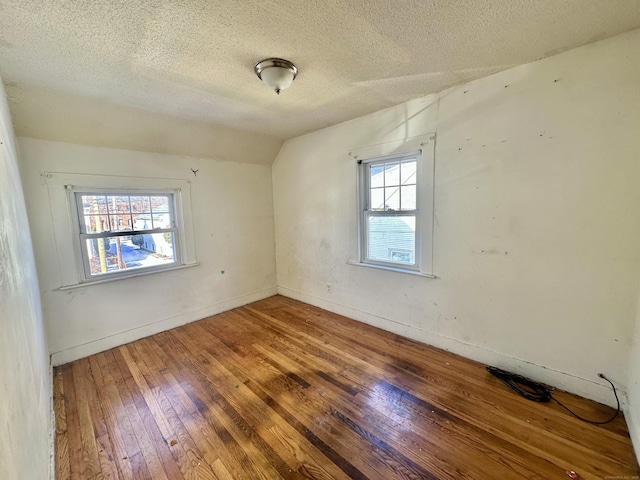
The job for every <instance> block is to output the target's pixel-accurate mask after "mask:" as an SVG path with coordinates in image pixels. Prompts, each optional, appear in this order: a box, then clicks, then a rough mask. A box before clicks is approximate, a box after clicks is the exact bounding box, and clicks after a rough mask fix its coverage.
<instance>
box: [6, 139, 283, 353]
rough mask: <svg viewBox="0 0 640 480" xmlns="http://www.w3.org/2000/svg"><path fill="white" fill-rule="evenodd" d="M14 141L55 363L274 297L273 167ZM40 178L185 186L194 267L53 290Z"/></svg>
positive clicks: (53, 262)
mask: <svg viewBox="0 0 640 480" xmlns="http://www.w3.org/2000/svg"><path fill="white" fill-rule="evenodd" d="M18 142H19V149H20V158H21V169H22V174H23V175H22V177H23V182H24V188H25V194H26V195H25V196H26V198H27V209H28V212H29V221H30V223H31V226H32V231H33V237H34V250H35V254H36V265H37V268H38V274H39V278H40V289H41V294H42V302H43V310H44V319H45V323H46V325H47V331H48V345H49V350H50V351H51V352H52V353H53V362H54V364H60V363H64V362H67V361H71V360H73V359H76V358H81V357H84V356H87V355H90V354H92V353H95V352H98V351H102V350H104V349H107V348H111V347H113V346H116V345H120V344H123V343H126V342H129V341H131V340H134V339H137V338H141V337H143V336H147V335H151V334H153V333H157V332H159V331H162V330H166V329H168V328H172V327H174V326H177V325H181V324H184V323H187V322H189V321H193V320H198V319H201V318H204V317H207V316H209V315H212V314H214V313H218V312H220V311H223V310H227V309H230V308H234V307H236V306H239V305H243V304H245V303H248V302H251V301H254V300H257V299H260V298H264V297H267V296H270V295H273V294H275V293H276V270H275V246H274V226H273V199H272V190H271V169H270V167H268V166H264V165H255V164H246V163H245V164H241V163H237V162H229V161H219V160H211V159H198V158H191V157H179V156H172V155H163V154H157V153H143V152H134V151H128V150H116V149H112V148H98V147H88V146H80V145H72V144H67V143H60V142H50V141H43V140H34V139H29V138H23V137H20V138H19V139H18ZM191 169H194V170H198V173H197V176H195V175H194V174H193V173H192V171H191ZM45 171H46V172H73V173H86V174H103V175H119V176H133V177H160V178H179V179H190V180H191V182H192V183H191V198H192V207H193V217H194V233H195V243H196V252H197V260H198V262H199V263H200V265H198V266H195V267H190V268H185V269H182V270H176V271H169V272H162V273H155V274H152V275H146V276H140V277H134V278H128V279H122V280H118V281H114V282H109V283H103V284H98V285H88V286H83V287H80V288H74V289H71V290H62V291H61V290H59V287H60V286H61V283H60V269H59V267H58V263H57V258H56V254H55V240H54V238H53V235H52V231H53V225H52V220H51V213H50V210H49V199H48V196H47V186H46V185H45V184H44V182H43V181H42V179H41V174H42V172H45ZM63 240H66V239H63ZM58 241H59V239H58ZM222 271H224V273H222Z"/></svg>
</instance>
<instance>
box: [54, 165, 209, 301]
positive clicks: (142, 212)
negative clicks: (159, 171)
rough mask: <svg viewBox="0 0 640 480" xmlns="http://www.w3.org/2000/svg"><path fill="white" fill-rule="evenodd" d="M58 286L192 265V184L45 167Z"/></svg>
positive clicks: (64, 287) (65, 286)
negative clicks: (60, 171) (57, 269)
mask: <svg viewBox="0 0 640 480" xmlns="http://www.w3.org/2000/svg"><path fill="white" fill-rule="evenodd" d="M43 178H44V180H45V182H46V184H47V187H48V191H49V201H50V206H51V219H52V226H53V235H54V236H53V245H55V254H57V257H58V265H59V266H60V280H61V285H60V288H62V289H66V288H73V287H75V286H80V285H87V284H91V283H99V282H104V281H110V280H117V279H122V278H127V277H131V276H137V275H141V274H147V273H154V272H159V271H166V270H170V269H176V268H184V267H188V266H193V265H197V264H198V263H197V261H196V255H195V254H196V252H195V238H194V234H193V215H192V213H191V183H190V181H189V180H184V179H173V178H144V177H123V176H110V175H89V174H76V173H53V172H44V173H43Z"/></svg>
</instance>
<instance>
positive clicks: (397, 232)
mask: <svg viewBox="0 0 640 480" xmlns="http://www.w3.org/2000/svg"><path fill="white" fill-rule="evenodd" d="M415 251H416V219H415V216H413V215H405V216H400V215H394V216H369V217H368V221H367V255H368V259H369V260H377V261H382V262H390V263H398V264H402V265H407V264H409V265H411V264H415Z"/></svg>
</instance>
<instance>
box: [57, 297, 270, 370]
mask: <svg viewBox="0 0 640 480" xmlns="http://www.w3.org/2000/svg"><path fill="white" fill-rule="evenodd" d="M277 293H278V288H277V287H271V288H266V289H264V290H259V291H257V292H253V293H249V294H246V295H241V296H239V297H235V298H232V299H229V300H225V301H223V302H220V303H216V304H213V305H208V306H206V307H203V308H199V309H197V310H193V311H190V312H186V313H183V314H180V315H176V316H174V317H171V318H166V319H163V320H159V321H156V322H152V323H148V324H146V325H143V326H140V327H136V328H133V329H131V330H127V331H125V332H120V333H116V334H114V335H110V336H108V337H103V338H99V339H96V340H92V341H90V342H87V343H84V344H82V345H76V346H73V347H70V348H67V349H65V350H61V351H59V352H54V353H53V354H52V355H51V362H52V365H53V366H58V365H63V364H65V363H69V362H73V361H74V360H78V359H80V358H85V357H88V356H90V355H93V354H96V353H99V352H104V351H105V350H109V349H110V348H114V347H118V346H120V345H124V344H125V343H129V342H133V341H134V340H139V339H140V338H144V337H148V336H150V335H154V334H156V333H160V332H164V331H166V330H170V329H172V328H175V327H179V326H181V325H186V324H187V323H191V322H195V321H197V320H202V319H203V318H207V317H210V316H211V315H215V314H217V313H221V312H226V311H227V310H231V309H233V308H237V307H241V306H243V305H246V304H248V303H251V302H256V301H258V300H262V299H264V298H267V297H272V296H273V295H276V294H277Z"/></svg>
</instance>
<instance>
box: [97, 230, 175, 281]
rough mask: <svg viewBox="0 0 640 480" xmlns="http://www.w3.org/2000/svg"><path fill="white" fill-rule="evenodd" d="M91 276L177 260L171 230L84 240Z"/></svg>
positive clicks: (170, 262)
mask: <svg viewBox="0 0 640 480" xmlns="http://www.w3.org/2000/svg"><path fill="white" fill-rule="evenodd" d="M86 242H87V245H86V246H87V258H86V259H85V261H86V262H87V263H88V265H89V269H90V271H91V275H103V274H105V273H113V272H117V271H121V270H135V269H139V268H145V267H154V266H158V265H170V264H172V263H175V262H176V258H175V253H174V248H173V245H174V244H175V242H174V235H173V232H166V233H152V234H147V235H132V236H128V237H106V238H92V239H88V240H87V241H86Z"/></svg>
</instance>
